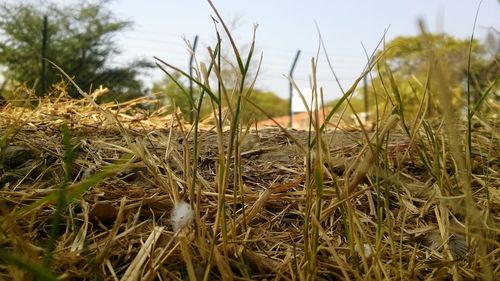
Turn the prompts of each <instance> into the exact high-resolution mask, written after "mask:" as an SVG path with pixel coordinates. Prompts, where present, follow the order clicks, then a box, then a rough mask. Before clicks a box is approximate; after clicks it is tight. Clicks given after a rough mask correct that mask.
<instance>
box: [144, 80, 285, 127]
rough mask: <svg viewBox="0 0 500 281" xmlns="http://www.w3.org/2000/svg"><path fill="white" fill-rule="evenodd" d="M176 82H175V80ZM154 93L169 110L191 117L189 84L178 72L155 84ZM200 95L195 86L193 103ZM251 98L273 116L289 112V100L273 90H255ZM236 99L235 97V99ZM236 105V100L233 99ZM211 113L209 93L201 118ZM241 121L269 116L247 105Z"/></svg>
mask: <svg viewBox="0 0 500 281" xmlns="http://www.w3.org/2000/svg"><path fill="white" fill-rule="evenodd" d="M174 80H175V81H176V82H175V81H174ZM153 93H155V95H157V96H158V98H159V99H160V101H161V105H162V106H166V107H167V112H174V111H175V109H176V108H179V110H180V112H181V113H182V115H183V118H184V120H189V118H190V111H191V106H190V103H191V102H190V101H189V87H188V86H187V81H186V79H182V77H181V75H180V74H178V73H176V74H174V75H172V78H168V77H167V78H165V79H164V80H162V81H160V82H157V83H155V84H154V86H153ZM199 97H200V93H199V89H198V87H194V92H193V104H194V105H197V104H198V99H199ZM249 99H250V100H251V101H252V102H254V103H255V104H257V105H258V106H259V107H260V108H262V109H263V110H264V111H265V112H267V113H268V114H269V115H270V116H271V117H276V116H282V115H286V114H288V101H287V100H284V99H282V98H280V97H278V96H277V95H276V94H274V93H273V92H267V91H259V90H255V89H254V90H253V92H252V93H251V94H250V97H249ZM233 100H234V99H233ZM226 106H227V101H226V100H222V107H226ZM233 106H235V101H233ZM210 114H211V107H210V101H209V97H208V95H206V96H205V97H204V101H203V103H202V108H201V111H200V115H201V116H200V117H201V119H202V120H203V119H205V118H207V117H209V116H210ZM240 114H241V116H240V118H241V122H242V123H243V124H247V123H248V122H253V121H255V120H262V119H267V117H266V116H265V115H264V114H263V113H262V112H261V111H259V110H256V109H255V108H254V107H253V106H247V107H246V109H245V110H244V111H243V112H241V113H240Z"/></svg>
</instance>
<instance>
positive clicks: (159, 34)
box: [108, 0, 500, 100]
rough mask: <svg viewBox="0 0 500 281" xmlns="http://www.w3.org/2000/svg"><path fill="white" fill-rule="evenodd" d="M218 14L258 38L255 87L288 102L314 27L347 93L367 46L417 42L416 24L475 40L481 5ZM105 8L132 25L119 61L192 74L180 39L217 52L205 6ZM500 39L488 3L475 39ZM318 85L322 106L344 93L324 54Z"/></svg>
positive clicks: (499, 12)
mask: <svg viewBox="0 0 500 281" xmlns="http://www.w3.org/2000/svg"><path fill="white" fill-rule="evenodd" d="M213 2H214V4H215V6H216V7H217V9H218V11H219V12H220V14H221V15H222V17H223V18H224V19H225V21H226V23H228V24H229V25H230V28H231V29H232V32H233V35H234V37H235V39H236V41H237V42H239V44H241V46H243V47H244V46H245V45H248V43H250V42H251V39H252V33H253V27H254V25H255V24H258V29H257V34H256V50H257V54H258V55H260V54H262V55H263V61H262V67H261V72H260V75H259V78H258V80H257V84H256V87H257V88H258V89H260V90H266V91H273V92H275V93H276V94H278V95H279V96H280V97H282V98H287V97H288V95H289V90H288V87H289V86H288V80H287V78H285V75H287V74H288V73H289V71H290V68H291V65H292V62H293V59H294V57H295V54H296V52H297V51H298V50H300V51H301V54H300V57H299V60H298V63H297V65H296V68H295V71H294V74H293V75H294V79H295V81H296V82H297V84H298V85H299V87H300V88H308V87H309V85H310V84H309V80H310V75H311V58H312V57H313V56H316V52H317V50H318V45H319V39H318V32H317V29H316V25H315V23H317V25H318V27H319V29H320V32H321V34H322V37H323V40H324V43H325V45H326V49H327V52H328V55H329V58H330V60H331V61H332V63H333V68H334V70H335V72H336V73H337V75H338V77H339V78H340V83H341V85H342V87H343V88H344V89H346V88H349V87H350V85H351V84H352V82H353V81H354V79H355V78H356V77H358V76H359V74H360V73H361V72H362V71H363V68H364V66H365V64H366V61H367V59H366V55H365V51H364V50H363V46H365V47H366V49H367V51H368V52H370V53H371V52H372V51H373V50H374V49H375V47H376V46H377V44H378V42H379V41H380V40H381V39H382V37H383V35H384V31H385V30H388V31H387V34H386V36H385V40H386V41H390V40H391V39H393V38H395V37H397V36H401V35H405V36H407V35H417V34H419V29H418V26H417V21H418V19H423V20H424V21H425V23H426V25H427V29H428V30H429V31H431V32H446V33H448V34H451V35H453V36H456V37H458V38H461V39H465V38H470V36H471V34H472V30H473V25H474V18H475V15H476V11H477V9H478V6H479V4H480V1H478V0H420V1H409V0H381V1H368V0H365V1H361V0H352V1H333V0H330V1H327V0H309V1H298V0H252V1H236V0H214V1H213ZM108 8H109V9H110V10H111V11H113V13H114V14H115V15H116V16H117V17H118V18H120V19H126V20H130V21H132V22H133V23H134V24H133V26H132V27H131V28H129V29H127V30H126V31H125V32H122V33H120V34H119V35H118V36H116V41H117V43H118V45H119V46H120V48H121V50H122V51H123V53H122V55H121V56H120V57H118V58H115V60H116V61H118V62H120V61H127V60H130V59H133V58H145V59H148V60H151V61H153V56H157V57H159V58H161V59H163V60H165V61H167V62H169V63H171V64H174V65H176V66H178V67H180V68H181V69H183V70H187V69H188V67H189V52H188V51H187V47H186V43H185V42H184V40H183V38H186V39H188V40H190V41H191V42H192V41H193V39H194V37H195V36H196V35H198V36H199V41H198V47H197V52H196V53H197V58H198V60H199V61H205V62H207V61H208V60H207V47H208V46H212V47H213V46H214V45H215V42H216V40H215V38H216V37H215V32H214V24H213V21H212V19H211V16H212V15H213V14H214V13H213V11H212V10H211V8H210V6H209V5H208V2H207V1H206V0H184V1H178V0H163V1H161V0H145V1H137V0H115V1H111V2H110V3H109V4H108ZM492 28H493V29H495V30H496V32H500V1H498V0H484V1H483V2H482V4H481V6H480V9H479V17H478V21H477V25H476V30H475V36H476V37H478V38H484V37H485V35H486V34H487V32H488V31H489V30H490V31H491V30H492ZM317 77H318V84H319V85H320V86H322V87H323V88H324V93H325V100H331V99H334V98H336V97H338V96H339V95H340V94H341V90H340V88H339V86H338V85H337V84H336V83H335V82H334V79H333V75H332V73H331V71H330V69H329V68H328V65H327V63H326V59H325V57H324V55H323V54H320V57H319V64H318V71H317ZM162 78H164V75H163V74H162V72H161V70H159V69H154V70H152V71H150V72H148V73H147V75H145V76H144V79H145V82H146V83H147V84H149V85H150V84H151V83H152V82H153V81H158V80H161V79H162Z"/></svg>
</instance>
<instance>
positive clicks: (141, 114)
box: [0, 9, 500, 280]
mask: <svg viewBox="0 0 500 281" xmlns="http://www.w3.org/2000/svg"><path fill="white" fill-rule="evenodd" d="M214 13H215V15H217V16H218V14H217V10H215V9H214ZM218 21H219V22H220V27H221V32H222V33H224V34H225V35H224V36H226V37H227V38H228V39H229V41H230V43H231V48H232V51H233V56H234V57H235V60H236V62H237V66H238V71H237V72H238V73H237V74H236V76H237V77H239V79H238V81H237V84H236V85H225V84H224V81H225V80H224V78H223V77H222V74H221V71H220V70H221V65H220V63H221V57H220V56H221V55H220V53H221V52H220V44H216V46H214V47H213V49H209V53H210V55H211V60H210V61H208V62H206V63H205V64H203V63H202V64H200V66H199V68H197V71H195V75H194V76H191V77H187V78H188V79H190V80H192V81H193V82H194V84H195V85H197V87H198V89H199V90H200V91H201V94H202V95H206V96H208V97H209V100H208V101H209V102H210V104H211V106H212V120H214V125H213V126H208V125H202V120H199V118H197V116H198V115H197V114H195V117H196V118H195V122H194V124H193V125H190V124H187V123H185V122H184V121H183V120H182V119H181V118H180V116H179V115H178V114H165V113H164V112H163V111H162V109H159V110H158V111H155V112H151V111H145V110H142V109H140V108H139V107H137V105H138V104H143V105H144V104H148V103H154V102H155V101H154V100H150V99H147V98H143V99H140V100H134V101H130V102H127V103H123V104H120V105H117V104H113V103H108V104H99V105H98V104H96V103H95V102H94V100H95V98H96V97H97V96H99V95H103V94H105V89H102V88H101V89H98V90H97V91H95V92H94V93H89V94H87V93H84V92H83V91H82V95H83V96H84V98H83V99H82V100H74V99H69V98H68V97H67V95H66V93H65V90H64V87H60V88H58V90H57V91H55V92H53V93H51V95H48V96H47V97H45V98H43V99H39V100H36V99H34V100H31V101H29V103H28V102H26V103H25V106H14V105H13V104H11V103H7V104H5V105H3V107H2V108H1V109H0V110H1V111H0V115H1V118H0V149H1V150H0V156H1V162H0V165H1V166H0V168H1V170H0V194H1V197H0V198H1V200H0V214H1V216H0V226H1V228H0V229H1V232H0V261H1V262H0V280H352V279H359V280H472V279H473V280H498V278H499V277H500V247H499V241H500V239H499V238H500V228H499V223H500V135H499V132H500V122H499V115H498V113H496V112H498V109H499V108H500V104H499V103H498V99H496V98H491V96H496V97H498V93H496V92H495V89H496V88H495V87H493V86H492V87H491V88H489V89H488V90H487V91H485V92H484V93H483V95H482V98H481V99H480V100H478V101H476V102H475V103H469V105H468V106H467V107H465V110H463V108H453V107H452V106H442V108H441V109H440V113H441V114H440V116H433V117H428V116H426V112H427V110H426V108H427V107H428V104H427V103H426V102H427V99H426V98H424V97H425V96H426V95H429V94H430V93H428V92H425V93H421V94H422V99H421V103H420V104H419V105H418V110H417V111H416V112H417V113H416V114H415V115H412V116H411V118H410V117H409V116H408V115H407V114H406V112H405V111H404V110H403V108H404V107H403V106H402V105H401V104H398V100H401V99H400V98H399V99H398V95H399V93H398V91H397V89H395V88H394V87H392V88H391V89H390V90H388V92H387V94H388V95H390V96H391V97H392V99H387V101H389V100H392V101H394V102H393V104H391V103H389V102H385V103H383V102H380V106H379V107H378V108H377V111H376V112H374V114H373V116H375V117H373V122H374V124H375V126H374V128H373V129H372V130H370V131H367V130H363V129H362V127H361V126H359V130H357V131H350V132H346V131H344V130H343V129H342V128H341V127H337V126H335V123H334V122H333V120H339V119H341V118H343V116H342V112H343V111H344V110H345V109H346V108H349V107H350V98H351V97H352V95H353V94H354V92H355V90H356V88H357V86H358V85H357V84H358V83H359V82H360V81H362V79H363V76H365V75H368V73H369V72H370V71H371V70H372V69H374V68H375V66H376V65H377V63H382V61H381V60H380V59H379V58H374V59H370V60H369V61H370V64H368V65H367V67H366V69H365V71H364V72H363V73H362V74H360V77H359V79H358V80H357V81H356V82H355V84H354V85H353V86H352V87H351V88H350V89H349V90H347V91H346V92H345V94H344V96H343V98H342V99H340V100H339V101H338V103H337V104H336V105H335V106H334V107H333V109H332V110H331V112H327V113H326V115H327V116H326V118H320V117H319V114H321V110H320V109H321V103H320V102H319V100H321V99H320V98H318V96H319V95H320V93H321V87H320V85H316V84H315V82H314V81H315V78H314V77H315V72H314V69H315V64H316V63H317V61H315V60H314V59H313V61H312V69H313V72H312V73H311V75H312V81H313V95H314V96H315V99H314V102H313V108H311V109H309V112H310V115H311V125H310V130H307V131H296V130H290V129H286V128H283V127H271V128H266V129H261V130H254V129H252V125H251V124H248V125H246V124H241V122H240V119H239V116H240V113H241V112H242V111H244V110H249V109H250V108H252V109H254V108H255V105H254V104H253V103H252V102H251V100H250V99H249V95H251V93H252V87H253V82H254V81H255V79H257V77H250V76H249V75H248V73H258V70H257V71H256V70H254V71H250V67H253V64H251V63H250V61H251V59H252V58H253V57H254V53H253V44H252V45H251V47H250V49H249V51H248V53H246V54H241V53H240V50H239V49H238V48H237V47H236V43H235V42H233V40H232V37H231V34H230V32H229V30H228V29H227V28H226V26H225V25H224V21H223V19H222V18H220V17H218ZM219 38H220V37H219ZM253 42H254V41H253ZM218 43H220V41H219V42H218ZM158 65H159V67H161V68H162V69H163V70H164V71H167V72H170V71H180V69H177V68H176V67H175V66H171V65H169V64H168V62H164V61H162V60H160V59H158ZM432 73H433V75H434V76H433V77H434V78H435V79H439V81H443V83H442V86H441V87H440V88H439V89H436V90H435V92H434V93H433V95H435V97H436V99H438V100H440V101H441V104H442V105H445V104H447V102H446V101H447V100H448V99H449V98H450V93H449V90H448V89H450V88H451V86H450V85H447V84H446V83H447V82H446V81H447V79H446V71H445V70H443V69H440V66H439V65H437V66H436V69H433V71H432ZM184 75H186V76H187V74H186V73H184ZM208 77H215V78H217V83H213V82H210V81H213V80H211V79H209V78H208ZM497 80H498V79H497ZM497 80H496V81H497ZM291 82H292V83H293V80H292V81H291ZM75 86H77V85H75ZM391 86H394V85H391ZM201 100H203V99H200V101H201ZM223 101H225V102H223ZM192 102H193V104H194V105H195V109H199V108H201V104H200V103H198V102H199V101H192ZM223 104H225V105H226V106H224V107H223ZM351 110H352V108H351ZM463 112H466V113H465V114H464V113H463ZM319 120H325V121H324V122H322V123H320V122H319ZM358 121H360V123H361V120H359V118H358ZM186 203H187V204H186Z"/></svg>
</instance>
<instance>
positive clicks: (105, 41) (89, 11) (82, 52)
mask: <svg viewBox="0 0 500 281" xmlns="http://www.w3.org/2000/svg"><path fill="white" fill-rule="evenodd" d="M105 3H106V1H97V2H87V1H81V2H78V4H72V5H71V6H69V5H67V6H59V5H56V4H55V3H49V4H44V5H41V4H39V5H36V4H34V3H31V2H30V3H23V2H21V3H13V4H7V3H3V4H0V18H1V20H0V32H1V33H0V38H1V39H2V40H0V66H3V67H4V68H5V70H4V71H3V73H2V74H3V76H4V79H5V80H6V81H7V82H8V84H9V85H15V84H24V85H26V86H27V87H36V85H37V83H40V81H39V77H40V72H41V63H40V62H41V48H42V30H43V17H44V15H46V16H47V18H48V30H47V31H48V32H47V33H48V47H47V51H46V57H47V58H48V59H49V60H50V61H52V62H54V63H56V64H57V65H58V66H60V67H61V68H62V69H64V71H65V72H66V73H68V74H69V75H70V76H72V77H73V78H74V80H75V82H76V83H77V84H78V85H79V86H80V87H81V88H82V89H84V90H89V89H90V88H91V87H94V88H95V87H98V86H99V85H104V86H106V87H108V88H109V89H110V94H111V96H108V99H109V98H112V99H117V100H125V99H129V98H131V97H135V96H139V95H142V93H141V91H142V84H141V82H140V80H138V78H137V75H138V74H139V72H140V70H141V69H143V68H144V67H150V65H149V64H147V63H145V62H144V61H134V62H131V63H129V64H128V65H125V66H121V67H111V66H109V65H110V59H111V58H112V57H113V56H115V55H118V54H120V50H119V49H118V47H117V46H116V43H115V41H114V40H113V36H114V35H116V34H117V33H118V32H120V31H122V30H124V29H125V28H127V27H129V26H130V25H131V23H130V22H128V21H121V20H118V19H116V18H115V17H114V16H113V14H112V13H111V12H110V11H109V10H107V9H106V8H105ZM75 5H76V7H75ZM59 80H61V74H60V73H59V72H58V71H57V70H56V69H54V68H52V67H51V66H49V67H47V76H46V84H47V85H53V84H55V83H56V82H57V81H59ZM0 94H5V91H4V93H0ZM43 94H45V93H43ZM70 95H71V96H73V97H78V93H77V92H76V91H75V90H74V89H72V90H71V91H70Z"/></svg>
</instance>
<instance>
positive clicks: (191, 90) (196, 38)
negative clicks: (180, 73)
mask: <svg viewBox="0 0 500 281" xmlns="http://www.w3.org/2000/svg"><path fill="white" fill-rule="evenodd" d="M197 44H198V35H196V36H195V37H194V42H193V52H192V53H191V56H190V57H189V77H193V60H194V54H195V52H196V45H197ZM193 95H194V89H193V81H192V80H191V79H189V98H190V99H191V100H190V101H189V123H191V124H193V122H194V107H193V103H194V97H193Z"/></svg>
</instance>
